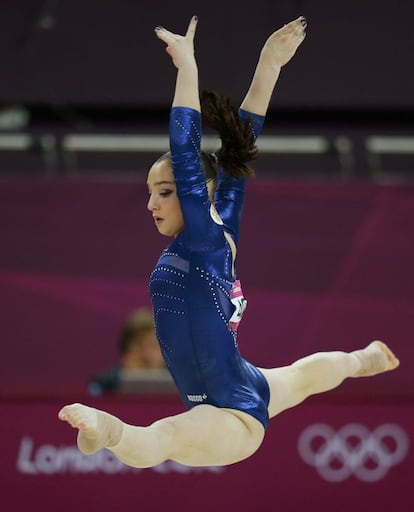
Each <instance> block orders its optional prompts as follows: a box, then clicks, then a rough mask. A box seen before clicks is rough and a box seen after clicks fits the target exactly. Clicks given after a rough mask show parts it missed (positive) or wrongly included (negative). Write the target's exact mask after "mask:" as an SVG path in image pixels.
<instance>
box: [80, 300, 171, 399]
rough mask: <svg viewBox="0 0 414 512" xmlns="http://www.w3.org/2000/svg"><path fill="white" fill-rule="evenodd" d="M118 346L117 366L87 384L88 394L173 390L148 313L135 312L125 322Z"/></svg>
mask: <svg viewBox="0 0 414 512" xmlns="http://www.w3.org/2000/svg"><path fill="white" fill-rule="evenodd" d="M118 345H119V353H120V356H119V363H118V365H117V366H115V367H114V368H112V369H111V370H109V371H107V372H105V373H101V374H98V375H97V376H95V377H93V378H92V380H91V381H90V383H89V392H90V394H92V395H100V394H102V393H104V392H108V391H120V392H150V391H166V390H168V391H170V390H171V389H174V385H173V384H172V379H171V377H170V373H169V371H168V370H167V368H166V367H165V363H164V359H163V357H162V354H161V350H160V347H159V344H158V340H157V338H156V335H155V328H154V320H153V316H152V312H151V311H150V310H148V309H146V308H141V309H137V310H136V311H134V312H133V313H132V314H131V315H130V316H129V317H128V318H127V320H126V321H125V323H124V325H123V326H122V329H121V332H120V335H119V340H118Z"/></svg>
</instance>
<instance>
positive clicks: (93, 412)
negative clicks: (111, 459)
mask: <svg viewBox="0 0 414 512" xmlns="http://www.w3.org/2000/svg"><path fill="white" fill-rule="evenodd" d="M58 417H59V419H61V420H62V421H67V422H68V423H69V425H71V426H72V427H73V428H77V429H78V430H79V432H78V439H77V441H78V448H79V450H80V451H81V452H83V453H85V454H86V455H91V454H92V453H95V452H97V451H98V450H100V449H101V448H110V447H113V446H115V445H116V444H118V443H119V441H120V439H121V436H122V430H123V424H122V421H121V420H120V419H118V418H116V417H115V416H112V415H111V414H108V413H106V412H104V411H99V410H98V409H94V408H92V407H88V406H86V405H82V404H72V405H66V406H65V407H63V408H62V409H61V410H60V411H59V414H58Z"/></svg>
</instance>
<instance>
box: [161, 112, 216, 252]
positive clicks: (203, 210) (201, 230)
mask: <svg viewBox="0 0 414 512" xmlns="http://www.w3.org/2000/svg"><path fill="white" fill-rule="evenodd" d="M200 147H201V114H200V112H198V111H197V110H194V109H192V108H189V107H173V108H172V109H171V112H170V150H171V162H172V166H173V170H174V179H175V183H176V186H177V195H178V198H179V200H180V205H181V210H182V214H183V219H184V229H183V231H182V233H181V234H180V239H181V240H183V242H184V244H185V246H186V248H188V249H190V250H192V251H211V250H215V249H217V248H218V247H220V246H221V245H224V244H225V238H224V234H223V227H222V226H219V225H218V224H216V222H214V220H213V218H212V217H211V214H210V206H211V203H210V199H209V197H208V193H207V187H206V182H205V178H204V173H203V170H202V167H201V157H200Z"/></svg>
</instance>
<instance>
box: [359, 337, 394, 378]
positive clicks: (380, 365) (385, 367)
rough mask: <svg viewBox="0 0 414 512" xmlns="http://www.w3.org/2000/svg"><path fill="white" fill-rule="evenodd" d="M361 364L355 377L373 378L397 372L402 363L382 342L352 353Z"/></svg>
mask: <svg viewBox="0 0 414 512" xmlns="http://www.w3.org/2000/svg"><path fill="white" fill-rule="evenodd" d="M352 354H354V355H355V356H356V357H357V358H358V360H359V363H360V368H359V370H358V371H357V372H356V374H355V375H353V377H371V376H372V375H377V374H378V373H383V372H388V371H390V370H395V368H397V367H398V366H399V364H400V361H399V360H398V359H397V358H396V357H395V355H394V354H393V352H392V351H391V350H390V349H389V348H388V347H387V345H386V344H385V343H383V342H382V341H373V342H371V343H370V344H369V345H368V346H367V347H365V348H364V349H362V350H355V351H354V352H352Z"/></svg>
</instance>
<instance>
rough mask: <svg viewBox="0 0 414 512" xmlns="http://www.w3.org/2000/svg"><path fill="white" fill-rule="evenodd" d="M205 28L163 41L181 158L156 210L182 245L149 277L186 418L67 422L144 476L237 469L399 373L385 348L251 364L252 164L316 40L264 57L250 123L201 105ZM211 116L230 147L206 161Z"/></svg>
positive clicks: (291, 36) (282, 44)
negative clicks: (163, 467)
mask: <svg viewBox="0 0 414 512" xmlns="http://www.w3.org/2000/svg"><path fill="white" fill-rule="evenodd" d="M196 27H197V18H196V17H193V18H192V19H191V21H190V23H189V26H188V29H187V32H186V34H185V35H184V36H182V35H178V34H174V33H172V32H170V31H168V30H166V29H165V28H163V27H157V28H156V29H155V34H156V36H157V37H158V38H159V39H160V40H161V41H163V42H164V43H165V44H166V45H167V46H166V50H167V53H168V54H169V55H170V57H171V59H172V61H173V63H174V65H175V66H176V68H177V77H176V87H175V94H174V99H173V104H172V108H171V114H170V153H167V154H165V155H163V156H162V157H160V158H159V159H158V160H157V161H156V162H155V163H154V164H153V166H152V167H151V169H150V171H149V174H148V181H147V183H148V188H149V192H150V198H149V201H148V209H149V210H150V212H151V213H152V216H153V218H154V222H155V225H156V227H157V229H158V231H159V232H160V233H161V234H162V235H166V236H170V237H173V241H172V243H171V244H170V245H169V246H168V247H167V248H166V249H165V250H164V251H163V253H162V254H161V257H160V259H159V261H158V263H157V264H156V267H155V269H154V271H153V273H152V274H151V277H150V293H151V300H152V303H153V310H154V320H155V325H156V330H157V337H158V340H159V343H160V346H161V349H162V352H163V355H164V358H165V361H166V363H167V365H168V368H169V370H170V372H171V374H172V376H173V378H174V381H175V383H176V385H177V388H178V391H179V393H180V395H181V397H182V400H183V402H184V404H185V406H186V408H187V410H186V412H183V413H181V414H178V415H175V416H171V417H167V418H163V419H161V420H158V421H156V422H155V423H153V424H151V425H149V426H146V427H142V426H134V425H129V424H126V423H124V422H123V421H121V420H120V419H119V418H117V417H115V416H112V415H111V414H108V413H106V412H104V411H100V410H97V409H94V408H91V407H88V406H85V405H82V404H71V405H67V406H65V407H63V408H62V409H61V410H60V412H59V418H60V419H61V420H64V421H67V422H68V423H69V424H70V425H71V426H72V427H74V428H77V429H78V438H77V440H78V447H79V449H80V450H81V451H82V452H83V453H85V454H92V453H95V452H96V451H97V450H100V449H101V448H107V449H109V450H111V451H112V452H113V453H114V454H115V456H116V457H117V458H118V459H119V460H121V461H122V462H123V463H125V464H128V465H130V466H134V467H139V468H144V467H151V466H155V465H157V464H160V463H162V462H163V461H165V460H168V459H170V460H174V461H177V462H180V463H182V464H186V465H189V466H219V465H229V464H233V463H236V462H239V461H241V460H243V459H246V458H247V457H249V456H250V455H252V454H253V453H254V452H255V451H256V450H257V449H258V448H259V446H260V444H261V443H262V441H263V437H264V435H265V430H266V427H267V425H268V421H269V418H272V417H274V416H276V415H277V414H279V413H280V412H281V411H284V410H286V409H288V408H290V407H293V406H295V405H297V404H299V403H300V402H302V401H303V400H304V399H305V398H307V397H309V396H310V395H313V394H315V393H321V392H324V391H327V390H329V389H332V388H335V387H336V386H338V385H339V384H340V383H341V382H342V381H343V380H344V379H345V378H347V377H363V376H370V375H375V374H377V373H381V372H384V371H387V370H392V369H394V368H396V367H397V366H398V364H399V361H398V359H397V358H396V357H395V356H394V354H393V353H392V352H391V350H390V349H389V348H388V347H387V346H386V345H385V344H384V343H382V342H380V341H373V342H372V343H370V344H369V345H368V346H367V347H365V348H364V349H361V350H356V351H353V352H350V353H346V352H339V351H338V352H324V353H316V354H313V355H310V356H307V357H304V358H303V359H300V360H298V361H296V362H295V363H293V364H292V365H289V366H285V367H281V368H273V369H262V368H261V369H259V368H256V367H255V366H253V365H252V364H250V363H249V362H247V361H246V360H245V359H243V358H242V357H241V355H240V352H239V348H238V343H237V327H238V324H239V322H240V319H241V316H242V313H243V310H244V308H245V306H246V301H245V299H244V297H243V293H242V290H241V285H240V281H239V280H238V279H237V277H236V269H235V261H236V253H237V245H238V231H239V221H240V215H241V209H242V206H243V195H244V187H245V176H246V175H249V174H251V172H252V171H251V170H250V167H249V166H248V165H247V163H246V162H248V161H250V160H252V159H253V158H254V157H255V155H256V148H255V138H256V137H257V136H258V134H259V132H260V129H261V127H262V124H263V120H264V116H265V114H266V111H267V108H268V105H269V102H270V98H271V95H272V93H273V89H274V86H275V84H276V81H277V79H278V76H279V73H280V70H281V68H282V66H284V65H285V64H286V63H287V62H289V60H290V59H291V58H292V57H293V55H294V54H295V52H296V50H297V48H298V47H299V45H300V44H301V43H302V41H303V40H304V38H305V28H306V20H305V18H303V17H300V18H298V19H296V20H294V21H292V22H291V23H289V24H287V25H285V26H284V27H282V28H281V29H280V30H278V31H276V32H274V33H273V34H272V35H271V36H270V37H269V38H268V39H267V41H266V42H265V44H264V46H263V48H262V51H261V52H260V56H259V60H258V63H257V67H256V70H255V73H254V76H253V80H252V83H251V85H250V88H249V90H248V92H247V94H246V97H245V99H244V100H243V102H242V104H241V107H240V109H239V111H237V110H235V109H234V108H233V107H232V106H231V105H230V103H229V102H228V101H227V99H226V98H223V97H221V96H219V95H216V94H214V93H205V94H202V95H201V100H200V94H199V84H198V69H197V64H196V59H195V56H194V43H193V42H194V35H195V32H196ZM201 112H202V113H203V118H204V119H205V121H206V124H208V125H210V126H211V127H212V128H213V129H214V128H215V129H216V130H217V131H218V133H219V135H220V138H221V142H222V147H221V149H220V150H219V151H217V152H216V154H215V155H211V154H210V155H208V154H205V153H204V152H201V151H200V139H201Z"/></svg>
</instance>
